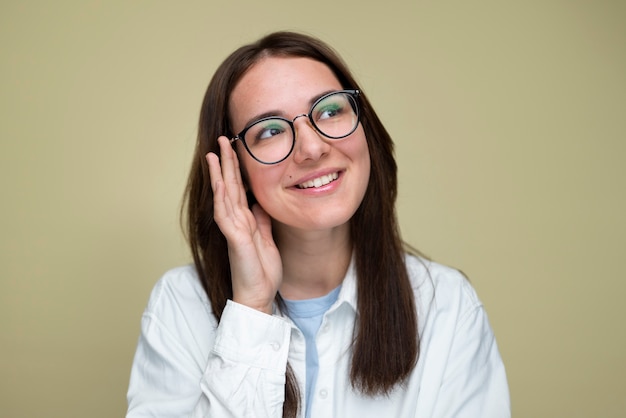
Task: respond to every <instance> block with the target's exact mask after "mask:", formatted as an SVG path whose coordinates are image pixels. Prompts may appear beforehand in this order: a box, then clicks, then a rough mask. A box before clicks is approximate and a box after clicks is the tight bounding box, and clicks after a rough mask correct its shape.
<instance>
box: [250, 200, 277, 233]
mask: <svg viewBox="0 0 626 418" xmlns="http://www.w3.org/2000/svg"><path fill="white" fill-rule="evenodd" d="M252 215H254V219H255V221H256V225H257V228H258V230H259V232H260V233H261V237H262V238H263V239H264V240H270V241H271V240H272V239H273V238H272V219H271V218H270V216H269V215H268V214H267V212H265V209H263V208H262V207H261V205H259V204H258V203H255V204H254V205H253V206H252Z"/></svg>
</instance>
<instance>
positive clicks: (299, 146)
mask: <svg viewBox="0 0 626 418" xmlns="http://www.w3.org/2000/svg"><path fill="white" fill-rule="evenodd" d="M293 125H294V128H295V133H296V143H295V146H294V150H293V158H294V161H295V162H297V163H303V162H305V161H307V160H311V161H316V160H319V159H320V158H321V157H322V156H324V155H326V154H328V152H329V151H330V147H331V145H330V144H329V143H328V142H327V141H326V140H325V138H324V137H323V136H322V134H320V133H319V132H318V131H317V130H316V129H315V128H314V127H313V124H312V123H311V121H310V120H309V118H308V115H306V114H302V115H298V116H296V117H295V118H294V119H293Z"/></svg>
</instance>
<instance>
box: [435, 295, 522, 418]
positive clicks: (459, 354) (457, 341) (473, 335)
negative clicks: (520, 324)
mask: <svg viewBox="0 0 626 418" xmlns="http://www.w3.org/2000/svg"><path fill="white" fill-rule="evenodd" d="M433 416H435V417H484V418H507V417H510V416H511V407H510V399H509V390H508V383H507V379H506V373H505V370H504V364H503V362H502V358H501V357H500V354H499V351H498V347H497V344H496V340H495V337H494V334H493V331H492V329H491V326H490V325H489V321H488V319H487V315H486V313H485V310H484V308H483V306H482V305H478V306H474V307H473V308H471V309H470V310H469V311H468V312H466V313H465V314H464V315H463V316H462V317H461V318H459V322H458V325H457V329H456V333H455V336H454V340H453V344H452V347H451V350H450V352H449V357H448V362H447V366H446V370H445V372H444V376H443V381H442V385H441V388H440V391H439V399H438V401H437V406H436V412H435V414H434V415H433Z"/></svg>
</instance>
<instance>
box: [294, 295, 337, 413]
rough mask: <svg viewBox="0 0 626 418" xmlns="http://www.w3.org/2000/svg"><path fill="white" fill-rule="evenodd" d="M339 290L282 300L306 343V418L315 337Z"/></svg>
mask: <svg viewBox="0 0 626 418" xmlns="http://www.w3.org/2000/svg"><path fill="white" fill-rule="evenodd" d="M340 289H341V285H340V286H339V287H337V288H336V289H334V290H333V291H331V292H330V293H329V294H327V295H326V296H322V297H319V298H314V299H305V300H287V299H283V300H284V301H285V305H286V307H287V314H288V315H289V318H291V320H292V321H293V322H294V323H295V324H296V326H297V327H298V328H299V329H300V331H302V334H303V335H304V340H305V343H306V389H305V391H306V404H305V408H306V410H305V411H306V418H309V417H310V416H311V408H310V406H311V400H312V399H313V391H314V390H315V381H316V380H317V372H318V369H319V362H318V357H317V345H316V344H315V336H316V335H317V331H318V330H319V329H320V326H321V325H322V318H323V317H324V314H325V313H326V311H328V309H330V307H331V306H332V305H333V303H335V302H336V301H337V297H338V296H339V290H340Z"/></svg>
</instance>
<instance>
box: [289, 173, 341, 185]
mask: <svg viewBox="0 0 626 418" xmlns="http://www.w3.org/2000/svg"><path fill="white" fill-rule="evenodd" d="M338 177H339V173H338V172H335V173H330V174H327V175H325V176H321V177H318V178H316V179H313V180H309V181H305V182H304V183H301V184H298V185H297V186H296V187H297V188H298V189H310V188H311V187H316V188H317V187H322V186H325V185H327V184H329V183H332V182H333V181H335V180H337V178H338Z"/></svg>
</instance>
